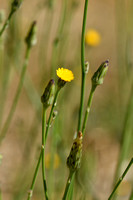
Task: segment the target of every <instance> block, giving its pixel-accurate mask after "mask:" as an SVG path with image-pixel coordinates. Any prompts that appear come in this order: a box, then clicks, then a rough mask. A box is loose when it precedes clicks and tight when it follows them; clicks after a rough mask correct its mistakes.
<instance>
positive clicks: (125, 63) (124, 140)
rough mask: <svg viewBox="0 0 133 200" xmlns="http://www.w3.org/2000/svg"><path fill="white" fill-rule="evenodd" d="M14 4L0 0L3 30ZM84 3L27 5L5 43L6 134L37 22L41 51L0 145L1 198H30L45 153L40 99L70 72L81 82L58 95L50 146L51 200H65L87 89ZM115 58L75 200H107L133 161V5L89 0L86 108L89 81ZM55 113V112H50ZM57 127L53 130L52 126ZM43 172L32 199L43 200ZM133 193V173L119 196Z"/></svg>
mask: <svg viewBox="0 0 133 200" xmlns="http://www.w3.org/2000/svg"><path fill="white" fill-rule="evenodd" d="M10 5H11V1H4V0H0V27H2V25H3V23H4V22H5V20H6V18H7V16H8V14H9V12H10ZM83 10H84V1H80V0H62V1H61V0H58V1H57V0H38V1H35V0H32V1H24V2H23V3H22V5H21V7H20V9H19V10H18V11H17V12H16V13H15V14H14V15H13V17H12V19H11V22H10V25H9V27H8V29H6V30H5V32H4V34H3V36H2V37H1V38H0V130H2V127H3V125H4V123H5V121H6V119H7V116H8V114H9V111H10V107H11V105H12V101H13V98H14V96H15V92H16V89H17V85H18V82H19V78H20V72H21V69H22V67H23V62H24V56H25V48H26V46H25V41H24V39H25V37H26V35H27V32H28V30H29V27H30V25H31V23H32V22H33V21H34V20H36V21H37V30H38V31H37V45H36V46H34V47H33V48H32V50H31V55H30V59H29V64H28V69H27V72H26V77H25V80H24V86H23V89H22V92H21V95H20V98H19V101H18V104H17V107H16V110H15V113H14V116H13V118H12V121H11V124H10V126H9V129H8V131H7V133H6V136H5V138H4V140H3V141H2V143H1V145H0V190H1V196H2V197H1V199H2V200H3V199H4V200H21V199H26V198H27V191H28V189H29V188H30V184H31V181H32V177H33V173H34V170H35V167H36V163H37V160H38V157H39V152H40V147H41V115H42V104H41V101H40V97H41V95H42V93H43V90H44V88H45V86H46V85H47V83H48V81H49V79H51V78H54V79H55V80H56V81H57V77H56V69H58V68H59V67H64V68H68V69H70V70H72V71H73V73H74V77H75V79H74V80H73V81H72V82H71V83H67V84H66V85H65V87H64V88H63V89H62V91H61V92H60V94H59V98H58V103H57V106H56V110H57V111H58V116H57V117H56V119H55V120H54V122H53V124H52V127H51V128H50V133H49V135H48V141H47V145H46V168H47V180H48V191H49V194H50V199H52V200H55V199H61V197H62V194H63V191H64V188H65V183H66V179H67V176H68V169H67V167H66V158H67V156H68V154H69V151H70V148H71V145H72V142H73V138H74V134H75V132H76V129H77V123H78V112H79V104H80V87H81V62H80V59H81V56H80V54H81V53H80V52H81V50H80V43H81V30H82V19H83ZM106 59H109V70H108V73H107V75H106V77H105V80H104V83H103V85H101V86H98V87H97V89H96V92H95V94H94V99H93V102H92V107H91V112H90V115H89V118H88V123H87V127H86V134H85V137H84V141H83V157H82V164H81V169H80V170H79V171H78V172H77V174H76V179H75V187H74V199H75V200H78V199H79V200H80V199H81V200H83V199H87V200H107V198H108V197H109V194H110V193H111V189H112V185H113V182H114V181H115V179H116V177H117V176H118V177H119V175H120V174H121V173H122V172H123V171H124V169H125V168H126V166H127V165H128V162H129V161H130V159H131V157H132V155H133V1H132V0H122V1H120V0H117V1H115V0H112V1H109V0H106V1H105V0H101V1H98V0H95V1H92V0H90V1H89V5H88V15H87V24H86V44H85V60H86V61H88V62H89V72H88V74H87V76H86V94H85V104H84V105H85V106H84V108H85V107H86V104H87V99H88V96H89V92H90V88H91V76H92V75H93V73H94V72H95V71H96V69H97V68H98V67H99V65H100V64H101V63H102V62H103V61H105V60H106ZM49 110H50V109H49ZM49 110H48V112H49ZM84 111H85V110H84ZM53 125H54V126H53ZM41 176H42V175H41V169H40V170H39V175H38V178H37V180H36V184H35V189H34V195H33V198H32V199H33V200H37V199H39V200H41V199H44V198H43V195H44V194H43V187H42V177H41ZM132 188H133V167H132V168H131V169H130V171H129V173H128V174H127V176H126V178H125V179H124V181H123V183H122V184H121V186H120V188H119V190H118V191H117V198H118V199H121V200H125V199H126V200H127V199H128V198H129V196H130V193H131V190H132Z"/></svg>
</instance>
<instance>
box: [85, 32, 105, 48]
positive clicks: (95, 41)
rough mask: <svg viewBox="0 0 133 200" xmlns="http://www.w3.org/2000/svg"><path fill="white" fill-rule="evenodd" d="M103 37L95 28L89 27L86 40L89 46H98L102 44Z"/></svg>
mask: <svg viewBox="0 0 133 200" xmlns="http://www.w3.org/2000/svg"><path fill="white" fill-rule="evenodd" d="M100 41H101V37H100V34H99V33H98V32H97V31H96V30H94V29H89V30H88V31H87V32H86V34H85V42H86V44H88V45H89V46H98V45H99V44H100Z"/></svg>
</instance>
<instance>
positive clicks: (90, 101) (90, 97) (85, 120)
mask: <svg viewBox="0 0 133 200" xmlns="http://www.w3.org/2000/svg"><path fill="white" fill-rule="evenodd" d="M95 88H96V87H93V86H92V88H91V91H90V95H89V99H88V103H87V108H86V112H85V117H84V121H83V126H82V133H83V136H84V131H85V127H86V123H87V118H88V115H89V113H90V108H91V103H92V99H93V95H94V91H95Z"/></svg>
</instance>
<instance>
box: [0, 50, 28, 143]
mask: <svg viewBox="0 0 133 200" xmlns="http://www.w3.org/2000/svg"><path fill="white" fill-rule="evenodd" d="M30 50H31V48H29V47H27V49H26V55H25V61H24V65H23V68H22V72H21V76H20V80H19V84H18V88H17V91H16V94H15V97H14V100H13V103H12V106H11V109H10V112H9V115H8V117H7V120H6V122H5V124H4V126H3V128H2V131H1V135H0V143H1V142H2V140H3V139H4V137H5V135H6V133H7V130H8V128H9V125H10V123H11V120H12V118H13V114H14V112H15V109H16V106H17V103H18V100H19V96H20V93H21V90H22V86H23V82H24V78H25V73H26V69H27V65H28V61H29V55H30Z"/></svg>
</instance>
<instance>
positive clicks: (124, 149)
mask: <svg viewBox="0 0 133 200" xmlns="http://www.w3.org/2000/svg"><path fill="white" fill-rule="evenodd" d="M132 119H133V84H132V88H131V92H130V97H129V100H128V106H127V111H126V116H125V123H124V128H123V135H122V141H121V146H120V155H119V160H118V164H117V168H116V172H115V181H116V180H117V179H118V177H119V176H120V168H121V165H122V162H123V160H124V159H125V158H126V157H127V155H128V152H129V148H130V146H131V143H132V133H133V125H132Z"/></svg>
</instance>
